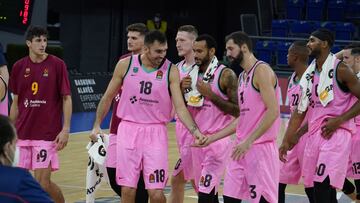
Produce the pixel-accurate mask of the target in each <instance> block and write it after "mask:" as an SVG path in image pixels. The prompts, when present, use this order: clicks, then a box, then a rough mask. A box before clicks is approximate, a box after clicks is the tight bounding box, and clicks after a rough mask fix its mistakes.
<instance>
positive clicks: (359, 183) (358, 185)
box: [354, 179, 360, 200]
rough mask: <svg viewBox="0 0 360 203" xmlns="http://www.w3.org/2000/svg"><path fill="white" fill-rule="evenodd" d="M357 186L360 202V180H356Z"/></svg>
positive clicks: (357, 195) (357, 196)
mask: <svg viewBox="0 0 360 203" xmlns="http://www.w3.org/2000/svg"><path fill="white" fill-rule="evenodd" d="M354 182H355V186H356V199H357V200H360V179H359V180H354Z"/></svg>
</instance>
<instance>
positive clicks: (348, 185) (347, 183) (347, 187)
mask: <svg viewBox="0 0 360 203" xmlns="http://www.w3.org/2000/svg"><path fill="white" fill-rule="evenodd" d="M342 191H343V192H344V193H345V194H346V195H348V194H352V193H354V191H355V186H354V185H353V184H352V183H351V182H350V181H349V180H348V179H345V182H344V186H343V188H342Z"/></svg>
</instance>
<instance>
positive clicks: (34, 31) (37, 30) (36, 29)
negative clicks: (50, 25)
mask: <svg viewBox="0 0 360 203" xmlns="http://www.w3.org/2000/svg"><path fill="white" fill-rule="evenodd" d="M40 36H45V37H46V38H48V37H49V33H48V31H47V30H46V28H43V27H40V26H31V27H30V28H29V29H28V31H27V33H26V40H28V41H32V39H34V38H35V37H40Z"/></svg>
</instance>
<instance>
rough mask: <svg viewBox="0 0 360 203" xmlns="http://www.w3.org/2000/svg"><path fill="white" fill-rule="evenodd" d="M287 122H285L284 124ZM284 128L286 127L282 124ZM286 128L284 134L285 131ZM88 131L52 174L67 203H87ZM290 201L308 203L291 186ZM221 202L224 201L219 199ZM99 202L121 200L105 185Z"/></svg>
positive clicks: (191, 201)
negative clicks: (58, 168)
mask: <svg viewBox="0 0 360 203" xmlns="http://www.w3.org/2000/svg"><path fill="white" fill-rule="evenodd" d="M285 122H286V121H285V120H283V124H284V123H285ZM282 126H284V125H282ZM168 129H169V170H170V174H172V170H173V167H174V164H175V162H176V161H177V158H178V151H177V146H176V141H175V123H170V124H169V125H168ZM283 131H284V130H283V127H282V130H281V132H283ZM282 134H283V133H281V135H280V136H279V139H278V141H280V140H281V139H282ZM88 135H89V132H81V133H73V134H71V136H70V140H69V143H68V146H67V147H66V148H65V149H64V150H63V151H61V152H60V153H59V155H60V170H59V171H56V172H55V173H54V174H53V177H52V179H53V180H54V182H55V183H57V184H58V185H59V186H60V188H61V189H62V191H63V193H64V196H65V200H66V202H67V203H70V202H79V203H80V202H81V203H82V202H85V194H86V191H85V178H86V168H87V162H88V156H87V150H86V148H85V147H86V145H87V143H88V141H89V138H88ZM169 183H170V181H168V187H167V188H166V190H165V193H166V194H169V191H170V187H169ZM287 193H288V194H287V197H286V198H287V200H288V201H287V202H294V203H303V202H304V203H305V202H307V201H306V198H305V196H304V191H303V187H302V186H301V185H299V186H291V185H290V186H288V188H287ZM220 196H221V191H220ZM220 200H221V198H220ZM96 202H98V203H103V202H119V197H117V196H116V194H115V193H114V192H113V191H112V190H111V188H110V187H109V186H108V185H105V184H103V185H102V186H101V188H100V189H99V191H97V193H96ZM184 202H185V203H195V202H197V200H196V194H195V193H194V191H193V189H192V188H191V186H190V185H187V186H186V190H185V201H184ZM339 202H341V203H346V202H351V201H349V200H348V199H347V197H344V195H343V196H342V197H341V200H340V201H339Z"/></svg>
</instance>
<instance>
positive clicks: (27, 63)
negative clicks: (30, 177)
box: [10, 27, 72, 202]
mask: <svg viewBox="0 0 360 203" xmlns="http://www.w3.org/2000/svg"><path fill="white" fill-rule="evenodd" d="M47 37H48V32H47V30H46V29H44V28H41V27H31V28H30V29H29V30H28V32H27V35H26V45H27V46H28V48H29V56H26V57H24V58H22V59H20V60H18V61H17V62H16V63H15V64H14V66H13V68H12V72H11V77H10V90H11V91H12V92H13V93H14V98H13V102H12V105H11V110H10V118H11V120H12V121H13V122H15V126H16V130H17V133H18V141H17V143H16V144H17V147H19V151H20V157H19V159H20V160H19V167H22V168H26V169H29V170H33V171H34V175H35V179H36V180H37V181H38V182H39V183H40V185H41V186H42V187H43V188H44V190H45V191H46V192H48V193H49V194H50V196H51V198H52V199H54V201H55V202H64V196H63V194H62V192H61V190H60V188H59V187H58V186H57V185H56V184H55V183H53V182H52V181H51V178H50V177H51V172H52V171H55V170H58V169H59V159H58V151H60V150H62V149H64V147H66V145H67V142H68V139H69V130H70V118H71V113H72V102H71V96H70V83H69V79H68V73H67V69H66V65H65V63H64V61H63V60H61V59H59V58H57V57H56V56H53V55H50V54H47V53H46V46H47Z"/></svg>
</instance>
